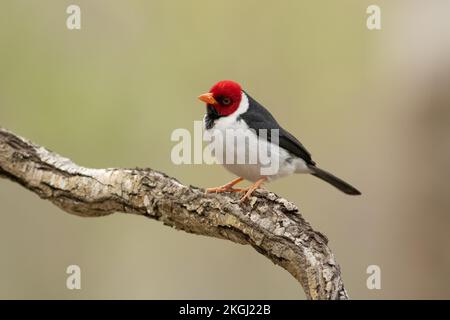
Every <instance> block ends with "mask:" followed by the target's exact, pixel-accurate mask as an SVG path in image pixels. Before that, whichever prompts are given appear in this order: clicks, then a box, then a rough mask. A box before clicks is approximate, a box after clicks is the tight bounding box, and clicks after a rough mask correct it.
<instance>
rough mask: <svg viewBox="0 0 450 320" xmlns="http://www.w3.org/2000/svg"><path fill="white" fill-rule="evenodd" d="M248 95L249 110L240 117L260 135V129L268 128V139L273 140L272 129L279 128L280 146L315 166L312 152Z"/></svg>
mask: <svg viewBox="0 0 450 320" xmlns="http://www.w3.org/2000/svg"><path fill="white" fill-rule="evenodd" d="M246 95H247V97H248V103H249V108H248V110H247V112H245V113H244V114H241V115H240V117H241V118H242V119H244V121H245V122H246V123H247V124H248V126H249V127H250V128H251V129H253V130H255V131H256V134H257V135H259V129H268V130H269V131H268V132H267V140H268V141H271V137H270V129H278V130H279V146H280V147H282V148H283V149H286V150H287V151H289V152H290V153H291V154H293V155H294V156H296V157H299V158H302V159H303V160H305V162H306V163H307V164H309V165H312V166H314V165H315V162H314V161H313V160H312V159H311V154H310V153H309V152H308V150H306V148H305V147H304V146H303V145H302V144H301V143H300V141H298V140H297V139H296V138H295V137H294V136H293V135H292V134H290V133H289V132H287V131H286V130H284V129H283V128H282V127H281V126H280V125H279V124H278V122H277V121H276V120H275V118H274V117H273V116H272V115H271V114H270V112H269V111H268V110H267V109H266V108H264V107H263V106H262V105H260V104H259V103H258V102H257V101H256V100H254V99H253V98H252V97H250V96H249V95H248V94H247V93H246Z"/></svg>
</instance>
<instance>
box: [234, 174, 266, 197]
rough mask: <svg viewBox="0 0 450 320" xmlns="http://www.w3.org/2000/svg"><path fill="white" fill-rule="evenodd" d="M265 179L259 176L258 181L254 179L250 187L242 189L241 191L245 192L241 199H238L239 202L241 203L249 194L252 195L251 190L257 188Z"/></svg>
mask: <svg viewBox="0 0 450 320" xmlns="http://www.w3.org/2000/svg"><path fill="white" fill-rule="evenodd" d="M266 180H267V178H266V177H264V178H261V179H259V180H258V181H256V182H255V183H254V184H253V185H252V186H251V187H250V188H247V189H243V191H244V192H245V195H244V196H243V197H242V198H241V200H239V202H240V203H243V202H244V201H245V200H246V199H249V198H250V196H251V195H252V193H253V191H255V190H256V189H258V188H259V187H260V186H261V185H262V184H263V182H265V181H266Z"/></svg>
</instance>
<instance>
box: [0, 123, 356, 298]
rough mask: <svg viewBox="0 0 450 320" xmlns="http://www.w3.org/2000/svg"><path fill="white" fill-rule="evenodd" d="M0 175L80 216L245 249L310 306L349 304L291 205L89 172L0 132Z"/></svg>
mask: <svg viewBox="0 0 450 320" xmlns="http://www.w3.org/2000/svg"><path fill="white" fill-rule="evenodd" d="M0 176H2V177H5V178H8V179H10V180H12V181H14V182H17V183H19V184H20V185H22V186H23V187H25V188H26V189H28V190H30V191H33V192H34V193H36V194H37V195H38V196H39V197H41V198H42V199H46V200H49V201H51V202H52V203H54V204H55V205H57V206H58V207H60V208H61V209H62V210H64V211H66V212H68V213H72V214H75V215H78V216H82V217H98V216H105V215H109V214H112V213H114V212H124V213H133V214H137V215H141V216H145V217H147V218H151V219H154V220H158V221H161V222H162V223H164V224H165V225H168V226H171V227H175V228H177V229H180V230H184V231H186V232H189V233H194V234H198V235H205V236H210V237H216V238H221V239H228V240H231V241H233V242H236V243H240V244H249V245H251V246H252V247H253V248H254V249H255V250H256V251H258V252H259V253H261V254H263V255H264V256H266V257H267V258H269V259H270V260H271V261H273V262H274V263H275V264H278V265H280V266H282V267H283V268H284V269H286V270H287V271H289V272H290V273H291V274H292V275H293V276H294V278H295V279H297V281H298V282H299V283H300V284H301V285H302V287H303V289H304V291H305V293H306V296H307V298H308V299H314V300H316V299H348V295H347V292H346V290H345V288H344V284H343V282H342V279H341V273H340V268H339V265H338V264H337V262H336V260H335V258H334V256H333V254H332V252H331V250H330V249H329V248H328V246H327V243H328V240H327V238H326V237H325V236H324V235H323V234H321V233H319V232H317V231H314V230H313V229H312V228H311V226H310V224H309V223H308V222H306V221H305V220H304V219H303V217H302V216H301V215H300V213H299V211H298V209H297V207H296V206H295V205H294V204H292V203H291V202H289V201H287V200H285V199H283V198H280V197H278V196H277V195H275V194H274V193H272V192H268V191H265V190H257V191H256V192H255V194H254V195H253V196H252V197H251V199H250V201H248V202H246V203H243V204H240V203H239V195H236V194H228V193H227V194H205V192H204V190H203V189H199V188H197V187H193V186H186V185H183V184H182V183H180V182H179V181H177V180H176V179H174V178H172V177H169V176H167V175H165V174H164V173H161V172H158V171H155V170H152V169H115V168H108V169H90V168H84V167H81V166H78V165H76V164H75V163H73V162H72V161H71V160H69V159H67V158H64V157H61V156H59V155H57V154H55V153H53V152H51V151H49V150H47V149H45V148H43V147H40V146H37V145H35V144H33V143H31V142H30V141H28V140H26V139H24V138H21V137H19V136H17V135H15V134H13V133H12V132H9V131H7V130H5V129H2V128H0Z"/></svg>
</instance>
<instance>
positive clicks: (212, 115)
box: [205, 104, 223, 130]
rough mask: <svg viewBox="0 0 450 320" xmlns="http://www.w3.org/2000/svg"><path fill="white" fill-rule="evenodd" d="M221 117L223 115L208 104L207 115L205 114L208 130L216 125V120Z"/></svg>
mask: <svg viewBox="0 0 450 320" xmlns="http://www.w3.org/2000/svg"><path fill="white" fill-rule="evenodd" d="M221 117H223V116H221V115H220V114H219V113H218V112H217V111H216V109H215V108H214V107H213V106H212V105H210V104H208V105H207V106H206V116H205V128H206V130H209V129H212V128H213V127H214V122H215V121H216V120H217V119H219V118H221Z"/></svg>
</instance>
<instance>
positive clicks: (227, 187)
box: [206, 177, 244, 193]
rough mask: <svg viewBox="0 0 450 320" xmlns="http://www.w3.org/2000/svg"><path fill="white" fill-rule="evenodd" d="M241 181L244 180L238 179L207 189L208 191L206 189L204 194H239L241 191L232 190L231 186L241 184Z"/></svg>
mask: <svg viewBox="0 0 450 320" xmlns="http://www.w3.org/2000/svg"><path fill="white" fill-rule="evenodd" d="M242 180H244V179H243V178H241V177H239V178H236V179H234V180H233V181H231V182H229V183H227V184H226V185H223V186H221V187H216V188H208V189H206V193H221V192H241V191H242V190H243V189H235V188H233V186H234V185H235V184H237V183H239V182H241V181H242Z"/></svg>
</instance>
